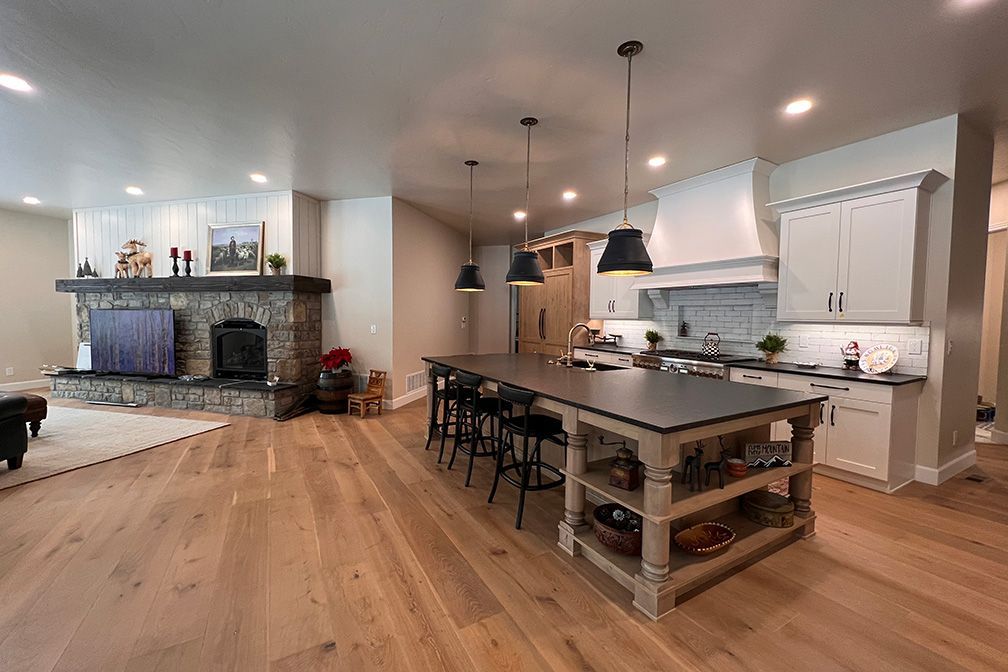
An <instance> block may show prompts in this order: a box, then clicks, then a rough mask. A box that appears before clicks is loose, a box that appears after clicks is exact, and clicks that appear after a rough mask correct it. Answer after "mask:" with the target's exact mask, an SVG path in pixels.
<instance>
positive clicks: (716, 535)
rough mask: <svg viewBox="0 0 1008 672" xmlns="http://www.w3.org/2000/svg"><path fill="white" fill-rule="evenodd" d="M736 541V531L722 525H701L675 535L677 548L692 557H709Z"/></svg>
mask: <svg viewBox="0 0 1008 672" xmlns="http://www.w3.org/2000/svg"><path fill="white" fill-rule="evenodd" d="M733 541H735V530H733V529H731V528H730V527H728V526H727V525H724V524H722V523H713V522H712V523H700V524H698V525H694V526H692V527H687V528H686V529H685V530H682V531H681V532H679V533H677V534H676V535H675V543H676V546H678V547H679V548H681V549H682V550H684V551H686V552H687V553H689V554H691V555H708V554H710V553H714V552H715V551H720V550H721V549H722V548H725V547H726V546H728V545H729V544H730V543H732V542H733Z"/></svg>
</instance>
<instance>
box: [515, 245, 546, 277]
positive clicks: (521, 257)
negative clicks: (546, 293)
mask: <svg viewBox="0 0 1008 672" xmlns="http://www.w3.org/2000/svg"><path fill="white" fill-rule="evenodd" d="M544 282H546V278H544V277H543V272H542V269H541V268H539V254H538V253H537V252H532V251H531V250H519V251H517V252H515V253H514V257H512V259H511V268H509V269H508V274H507V284H509V285H541V284H543V283H544Z"/></svg>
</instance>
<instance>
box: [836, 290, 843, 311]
mask: <svg viewBox="0 0 1008 672" xmlns="http://www.w3.org/2000/svg"><path fill="white" fill-rule="evenodd" d="M837 312H840V313H842V312H843V292H840V298H839V299H838V300H837Z"/></svg>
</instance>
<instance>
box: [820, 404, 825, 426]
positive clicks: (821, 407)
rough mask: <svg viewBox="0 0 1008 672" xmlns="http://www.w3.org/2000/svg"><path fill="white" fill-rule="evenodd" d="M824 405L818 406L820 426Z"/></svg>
mask: <svg viewBox="0 0 1008 672" xmlns="http://www.w3.org/2000/svg"><path fill="white" fill-rule="evenodd" d="M825 405H826V404H819V424H820V425H821V424H822V409H823V406H825Z"/></svg>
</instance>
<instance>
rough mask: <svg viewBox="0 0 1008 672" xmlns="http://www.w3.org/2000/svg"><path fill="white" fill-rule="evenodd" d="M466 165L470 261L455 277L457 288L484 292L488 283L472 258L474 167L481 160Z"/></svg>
mask: <svg viewBox="0 0 1008 672" xmlns="http://www.w3.org/2000/svg"><path fill="white" fill-rule="evenodd" d="M465 165H467V166H469V261H468V262H467V263H464V264H462V270H460V271H459V274H458V278H456V279H455V289H457V290H458V291H460V292H482V291H483V290H484V289H486V283H485V282H483V274H482V273H480V268H479V264H477V263H475V262H474V261H473V258H472V218H473V169H474V168H476V166H478V165H479V161H473V160H472V159H470V160H468V161H466V162H465Z"/></svg>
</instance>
